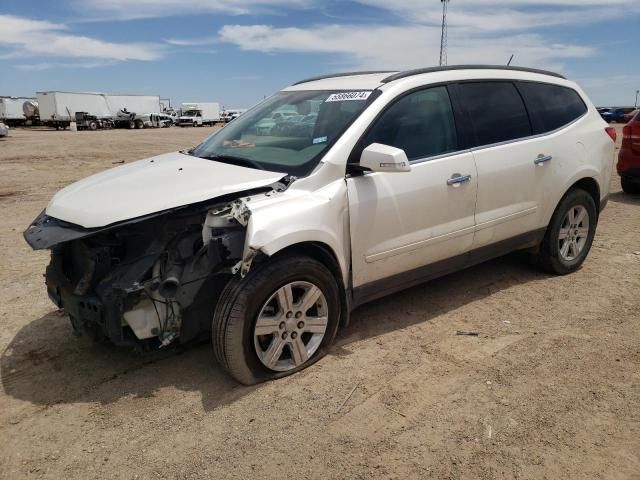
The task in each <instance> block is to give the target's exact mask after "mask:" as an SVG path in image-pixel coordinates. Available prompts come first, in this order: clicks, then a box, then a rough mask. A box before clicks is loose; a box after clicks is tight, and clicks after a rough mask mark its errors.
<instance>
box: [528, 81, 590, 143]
mask: <svg viewBox="0 0 640 480" xmlns="http://www.w3.org/2000/svg"><path fill="white" fill-rule="evenodd" d="M518 89H519V90H520V92H521V93H522V96H523V98H524V100H525V102H526V104H527V109H528V110H529V115H530V116H531V123H532V124H533V130H534V133H536V134H539V133H547V132H551V131H553V130H557V129H558V128H562V127H564V126H565V125H568V124H570V123H571V122H573V121H575V120H577V119H578V118H580V117H581V116H582V115H584V114H585V113H587V106H586V105H585V103H584V101H583V100H582V98H581V97H580V95H578V92H576V91H575V90H573V89H571V88H567V87H562V86H560V85H551V84H546V83H536V82H519V83H518Z"/></svg>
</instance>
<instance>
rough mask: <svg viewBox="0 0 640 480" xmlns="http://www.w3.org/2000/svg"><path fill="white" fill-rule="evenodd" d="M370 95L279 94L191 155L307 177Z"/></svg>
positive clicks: (336, 92)
mask: <svg viewBox="0 0 640 480" xmlns="http://www.w3.org/2000/svg"><path fill="white" fill-rule="evenodd" d="M371 93H372V92H371V91H366V92H339V91H302V92H280V93H278V94H276V95H274V96H273V97H271V98H268V99H267V100H265V101H264V102H262V103H260V104H259V105H258V106H256V107H255V108H253V109H252V110H250V111H248V112H246V113H244V114H243V115H241V116H240V117H238V118H237V119H236V120H234V121H233V122H232V123H230V124H229V125H227V126H226V127H224V128H223V129H222V130H220V131H219V132H217V133H216V134H215V135H213V136H211V137H209V138H208V139H207V140H205V141H204V142H203V143H202V144H200V145H199V146H198V147H196V148H195V149H194V150H193V151H192V152H191V154H192V155H195V156H197V157H202V158H208V159H211V160H218V161H222V162H228V163H236V164H240V165H243V166H249V167H252V168H262V169H265V170H270V171H275V172H283V173H288V174H290V175H294V176H298V177H300V176H304V175H307V174H308V173H309V172H311V171H312V170H313V169H314V168H315V166H316V165H317V164H318V162H319V161H320V158H321V157H322V155H324V153H325V152H326V151H327V150H328V149H329V147H330V146H331V144H332V143H333V142H334V141H335V140H336V139H337V138H338V137H339V136H340V135H341V134H342V133H343V132H344V130H345V129H346V128H347V127H348V126H349V125H350V124H351V123H352V122H353V121H354V120H355V119H356V118H357V117H358V115H360V113H361V112H362V111H363V110H364V108H365V106H366V105H367V104H368V103H367V101H368V99H369V97H370V95H371Z"/></svg>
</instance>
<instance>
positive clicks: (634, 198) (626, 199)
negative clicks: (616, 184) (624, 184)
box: [609, 190, 640, 205]
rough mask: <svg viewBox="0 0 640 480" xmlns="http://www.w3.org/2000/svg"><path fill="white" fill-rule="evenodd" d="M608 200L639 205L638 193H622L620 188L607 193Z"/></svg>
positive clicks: (639, 196)
mask: <svg viewBox="0 0 640 480" xmlns="http://www.w3.org/2000/svg"><path fill="white" fill-rule="evenodd" d="M609 201H611V202H614V203H623V204H626V205H640V195H633V194H631V193H624V192H623V191H621V190H620V191H617V192H613V193H612V194H611V195H609Z"/></svg>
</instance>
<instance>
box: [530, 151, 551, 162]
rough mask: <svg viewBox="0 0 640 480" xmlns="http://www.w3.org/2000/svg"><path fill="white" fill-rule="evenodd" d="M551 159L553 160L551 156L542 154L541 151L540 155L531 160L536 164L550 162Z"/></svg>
mask: <svg viewBox="0 0 640 480" xmlns="http://www.w3.org/2000/svg"><path fill="white" fill-rule="evenodd" d="M551 160H553V157H552V156H551V155H543V154H542V153H541V154H540V155H538V158H536V159H535V160H534V161H533V163H535V164H536V165H540V164H542V163H545V162H550V161H551Z"/></svg>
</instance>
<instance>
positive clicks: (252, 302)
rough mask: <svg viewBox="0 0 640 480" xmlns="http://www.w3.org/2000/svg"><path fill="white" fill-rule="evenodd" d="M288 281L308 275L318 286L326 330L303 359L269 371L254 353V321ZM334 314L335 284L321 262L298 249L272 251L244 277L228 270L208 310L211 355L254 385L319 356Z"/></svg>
mask: <svg viewBox="0 0 640 480" xmlns="http://www.w3.org/2000/svg"><path fill="white" fill-rule="evenodd" d="M293 281H308V282H311V283H313V284H314V285H317V286H318V287H319V288H320V290H321V291H322V293H323V294H324V296H325V298H326V300H327V305H328V322H327V330H326V332H325V335H324V338H323V339H322V342H321V344H320V346H319V348H318V350H317V351H316V352H315V353H314V354H313V355H312V356H311V357H310V358H309V359H308V360H307V361H306V362H305V363H303V364H302V365H300V366H298V367H296V368H294V369H291V370H288V371H285V372H280V371H274V370H270V369H268V368H267V367H266V366H265V365H263V364H262V362H260V360H259V358H258V355H257V353H256V351H255V347H254V339H253V331H254V326H255V322H256V319H257V316H258V314H259V312H260V309H261V308H262V306H263V305H264V303H265V302H267V300H268V299H269V298H270V297H271V295H273V294H274V293H275V292H276V291H277V290H278V289H280V288H281V287H282V286H283V285H286V284H287V283H290V282H293ZM339 318H340V297H339V293H338V285H337V282H336V280H335V278H334V277H333V275H332V274H331V272H329V270H328V269H327V268H326V267H325V266H324V265H322V264H321V263H320V262H318V261H316V260H313V259H311V258H309V257H305V256H300V255H286V256H282V257H279V258H278V257H276V258H274V259H272V260H269V261H267V262H265V263H263V264H259V265H254V266H253V268H252V269H251V271H250V272H249V274H248V275H247V276H246V277H245V278H244V279H242V278H241V277H240V276H239V275H236V276H234V277H233V278H232V279H231V280H230V281H229V283H228V284H227V285H226V287H225V288H224V290H223V291H222V294H221V295H220V299H219V301H218V304H217V306H216V309H215V313H214V316H213V323H212V327H211V340H212V343H213V350H214V353H215V356H216V360H217V361H218V363H219V364H220V366H222V367H223V368H224V369H225V370H226V371H227V372H228V373H229V375H230V376H232V377H233V378H234V379H236V380H237V381H238V382H240V383H242V384H245V385H255V384H256V383H260V382H264V381H266V380H273V379H276V378H281V377H284V376H287V375H291V374H292V373H295V372H298V371H300V370H302V369H304V368H306V367H308V366H309V365H311V364H313V363H315V362H316V361H318V360H319V359H320V358H322V357H323V356H324V355H325V354H326V353H327V348H328V347H329V345H330V344H331V343H332V342H333V339H334V338H335V335H336V332H337V330H338V323H339Z"/></svg>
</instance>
